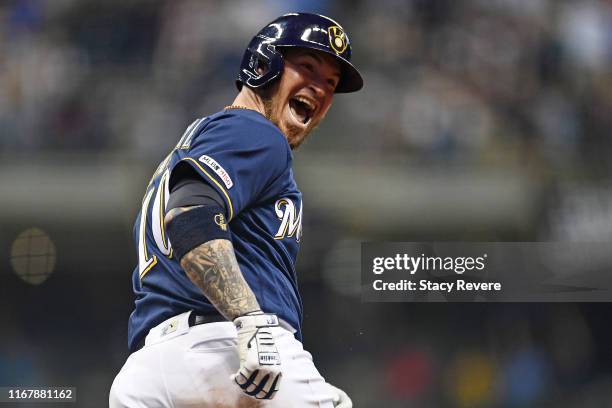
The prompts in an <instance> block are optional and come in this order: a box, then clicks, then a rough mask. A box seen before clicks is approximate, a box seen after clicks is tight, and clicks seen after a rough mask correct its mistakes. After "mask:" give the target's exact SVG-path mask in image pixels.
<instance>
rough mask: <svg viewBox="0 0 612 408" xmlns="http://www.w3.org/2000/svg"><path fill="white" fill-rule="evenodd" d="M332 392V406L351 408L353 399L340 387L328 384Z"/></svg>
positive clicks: (335, 407)
mask: <svg viewBox="0 0 612 408" xmlns="http://www.w3.org/2000/svg"><path fill="white" fill-rule="evenodd" d="M329 386H330V387H331V389H332V392H333V393H334V398H333V403H334V408H353V401H351V399H350V398H349V396H348V395H346V392H344V391H342V390H341V389H340V388H337V387H334V386H333V385H331V384H329Z"/></svg>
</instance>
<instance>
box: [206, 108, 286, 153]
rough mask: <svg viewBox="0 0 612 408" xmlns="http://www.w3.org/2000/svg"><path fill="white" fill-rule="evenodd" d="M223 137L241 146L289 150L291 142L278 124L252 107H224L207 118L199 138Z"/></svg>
mask: <svg viewBox="0 0 612 408" xmlns="http://www.w3.org/2000/svg"><path fill="white" fill-rule="evenodd" d="M207 137H221V138H223V140H224V141H225V142H228V143H238V144H240V145H241V146H253V147H262V146H269V147H273V148H274V149H279V150H284V151H287V150H289V149H290V148H289V143H288V142H287V139H286V138H285V136H284V135H283V133H282V132H281V131H280V129H279V128H278V127H276V125H274V124H273V123H272V122H270V121H269V120H268V119H267V118H266V117H265V116H264V115H262V114H261V113H259V112H257V111H254V110H251V109H224V110H222V111H220V112H217V113H215V114H213V115H210V116H209V117H208V118H207V121H206V123H205V124H204V126H202V129H201V131H200V132H199V135H198V138H203V139H205V138H207Z"/></svg>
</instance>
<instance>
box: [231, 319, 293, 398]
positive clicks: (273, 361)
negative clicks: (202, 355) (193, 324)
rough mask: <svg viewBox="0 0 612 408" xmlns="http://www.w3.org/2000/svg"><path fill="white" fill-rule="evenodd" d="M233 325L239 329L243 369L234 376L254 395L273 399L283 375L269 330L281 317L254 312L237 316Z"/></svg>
mask: <svg viewBox="0 0 612 408" xmlns="http://www.w3.org/2000/svg"><path fill="white" fill-rule="evenodd" d="M234 324H235V325H236V328H237V329H238V346H237V347H238V354H239V356H240V369H239V370H238V372H237V373H236V374H234V375H233V376H232V378H233V379H234V381H235V382H236V384H238V386H240V388H241V389H242V391H243V392H244V393H245V394H247V395H249V396H251V397H254V398H257V399H272V398H274V395H276V391H278V387H279V385H280V381H281V377H282V375H283V374H282V373H281V361H280V357H279V355H278V350H277V349H276V344H274V337H273V336H272V331H271V330H270V328H272V327H276V326H278V318H277V317H276V315H273V314H264V313H263V312H254V313H250V314H247V315H245V316H241V317H237V318H236V319H234Z"/></svg>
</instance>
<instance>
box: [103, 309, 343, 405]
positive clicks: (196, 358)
mask: <svg viewBox="0 0 612 408" xmlns="http://www.w3.org/2000/svg"><path fill="white" fill-rule="evenodd" d="M188 317H189V312H188V313H183V314H181V315H179V316H176V317H174V318H171V319H168V320H166V321H165V322H163V323H161V324H160V325H158V326H157V327H155V328H153V329H152V330H151V331H150V332H149V335H148V336H147V338H146V340H145V345H144V347H143V348H142V349H140V350H139V351H137V352H135V353H132V355H130V357H129V358H128V359H127V361H126V363H125V365H124V366H123V368H122V369H121V371H120V372H119V374H117V377H115V381H114V382H113V385H112V387H111V391H110V396H109V405H110V408H124V407H125V408H140V407H142V408H161V407H164V408H185V407H198V408H212V407H215V408H234V407H239V408H260V407H261V408H264V407H265V408H275V407H278V408H281V407H282V408H302V407H304V408H306V407H317V408H333V403H332V397H333V393H332V391H331V389H330V388H329V385H328V384H327V383H326V382H325V380H324V379H323V377H321V375H320V374H319V372H318V371H317V369H316V367H315V366H314V363H313V362H312V356H311V355H310V353H308V352H307V351H305V350H304V349H303V347H302V343H300V342H299V341H298V340H296V339H295V337H294V336H293V334H292V332H291V331H289V330H287V329H285V328H282V327H275V328H273V329H272V333H273V335H274V339H275V342H276V346H277V348H278V352H279V354H280V358H281V364H282V370H283V378H282V380H281V385H280V389H279V391H278V393H277V394H276V396H275V397H274V399H273V400H256V399H253V398H252V397H249V396H247V395H245V394H243V392H242V391H241V390H240V388H239V387H238V386H237V385H236V384H235V383H234V382H233V380H231V379H230V375H232V374H234V373H235V372H236V371H237V370H238V367H239V359H238V352H237V350H236V328H235V327H234V324H233V323H231V322H218V323H207V324H202V325H198V326H193V327H189V325H188Z"/></svg>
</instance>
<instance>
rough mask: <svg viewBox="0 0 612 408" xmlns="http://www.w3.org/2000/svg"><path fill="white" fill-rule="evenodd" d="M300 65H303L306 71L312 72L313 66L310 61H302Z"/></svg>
mask: <svg viewBox="0 0 612 408" xmlns="http://www.w3.org/2000/svg"><path fill="white" fill-rule="evenodd" d="M302 67H304V68H305V69H306V70H307V71H308V72H314V66H313V65H312V64H311V63H310V62H302Z"/></svg>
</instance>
